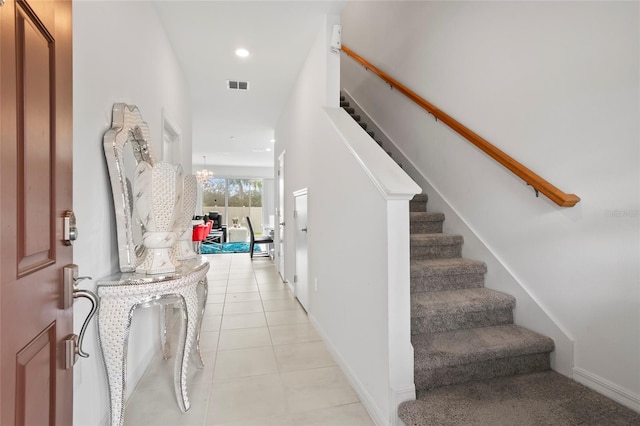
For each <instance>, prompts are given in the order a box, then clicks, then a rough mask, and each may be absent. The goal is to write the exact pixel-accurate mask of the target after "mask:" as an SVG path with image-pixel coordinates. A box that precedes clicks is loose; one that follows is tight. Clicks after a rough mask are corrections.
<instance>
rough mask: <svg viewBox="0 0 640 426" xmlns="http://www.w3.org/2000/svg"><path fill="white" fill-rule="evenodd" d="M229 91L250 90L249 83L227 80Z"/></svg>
mask: <svg viewBox="0 0 640 426" xmlns="http://www.w3.org/2000/svg"><path fill="white" fill-rule="evenodd" d="M227 89H229V90H249V82H248V81H235V80H227Z"/></svg>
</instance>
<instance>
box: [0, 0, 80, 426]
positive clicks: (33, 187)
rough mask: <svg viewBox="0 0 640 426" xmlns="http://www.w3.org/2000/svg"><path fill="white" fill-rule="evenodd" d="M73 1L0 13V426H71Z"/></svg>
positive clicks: (11, 4)
mask: <svg viewBox="0 0 640 426" xmlns="http://www.w3.org/2000/svg"><path fill="white" fill-rule="evenodd" d="M71 66H72V63H71V2H70V1H58V0H50V1H14V0H7V1H6V3H5V4H4V5H3V6H0V139H1V146H0V164H1V168H0V177H1V179H0V198H1V199H2V203H1V214H0V250H1V255H0V266H1V268H0V339H1V342H0V343H1V345H0V346H1V350H0V356H1V359H0V365H2V369H1V375H0V384H1V396H0V424H2V425H46V424H49V425H56V424H57V425H71V424H73V419H72V402H73V393H72V392H73V375H72V372H73V370H65V369H64V362H63V360H64V358H63V355H64V352H63V344H62V341H63V339H65V338H66V337H67V336H68V335H70V334H71V333H72V332H73V310H72V308H70V309H66V310H63V309H62V302H61V295H62V292H61V289H62V283H61V280H62V267H63V266H65V265H67V264H70V263H72V262H73V257H72V249H71V247H70V246H66V245H65V244H64V243H63V241H62V235H63V229H62V227H63V215H64V212H65V211H66V210H71V209H72V175H71V170H72V163H71V159H72V130H73V129H72V91H71V89H72V74H71Z"/></svg>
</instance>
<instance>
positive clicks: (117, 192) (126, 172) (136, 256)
mask: <svg viewBox="0 0 640 426" xmlns="http://www.w3.org/2000/svg"><path fill="white" fill-rule="evenodd" d="M150 140H151V137H150V132H149V126H148V125H147V123H146V122H145V121H144V120H143V119H142V115H141V113H140V110H139V109H138V107H136V106H135V105H127V104H123V103H118V104H114V106H113V115H112V120H111V128H110V129H109V130H107V132H106V133H105V134H104V138H103V147H104V154H105V157H106V160H107V167H108V170H109V178H110V181H111V192H112V193H113V205H114V210H115V216H116V229H117V239H118V255H119V260H120V271H121V272H133V271H135V269H136V267H137V266H138V265H139V264H140V263H141V262H142V260H143V259H144V257H145V253H146V249H145V247H144V245H143V244H142V231H141V228H142V223H141V222H140V221H139V219H137V217H136V216H135V215H134V201H133V193H132V182H133V180H134V171H135V167H136V165H137V164H138V163H139V162H140V161H146V162H147V163H149V164H151V165H152V166H153V165H155V163H156V162H155V158H154V156H153V152H152V147H151V143H150V142H149V141H150Z"/></svg>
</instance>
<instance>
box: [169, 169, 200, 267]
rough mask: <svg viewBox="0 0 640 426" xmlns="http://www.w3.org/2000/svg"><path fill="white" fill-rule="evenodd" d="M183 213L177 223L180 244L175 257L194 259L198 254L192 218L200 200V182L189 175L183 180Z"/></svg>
mask: <svg viewBox="0 0 640 426" xmlns="http://www.w3.org/2000/svg"><path fill="white" fill-rule="evenodd" d="M183 182H184V186H183V188H184V189H183V192H182V212H181V215H180V218H179V219H178V220H177V221H176V232H177V234H178V235H179V237H178V242H177V243H176V245H175V246H174V248H173V250H174V252H173V257H175V258H176V259H177V260H179V261H180V260H186V259H193V258H194V257H196V256H197V253H196V252H195V251H193V241H192V235H193V226H192V221H191V218H192V217H193V215H194V214H195V212H196V201H197V198H198V181H197V179H196V177H195V176H193V175H187V176H185V177H184V179H183Z"/></svg>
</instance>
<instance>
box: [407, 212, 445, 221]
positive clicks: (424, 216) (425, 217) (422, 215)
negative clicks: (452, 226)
mask: <svg viewBox="0 0 640 426" xmlns="http://www.w3.org/2000/svg"><path fill="white" fill-rule="evenodd" d="M409 219H410V220H411V221H412V222H437V221H443V220H444V213H427V212H409Z"/></svg>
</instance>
